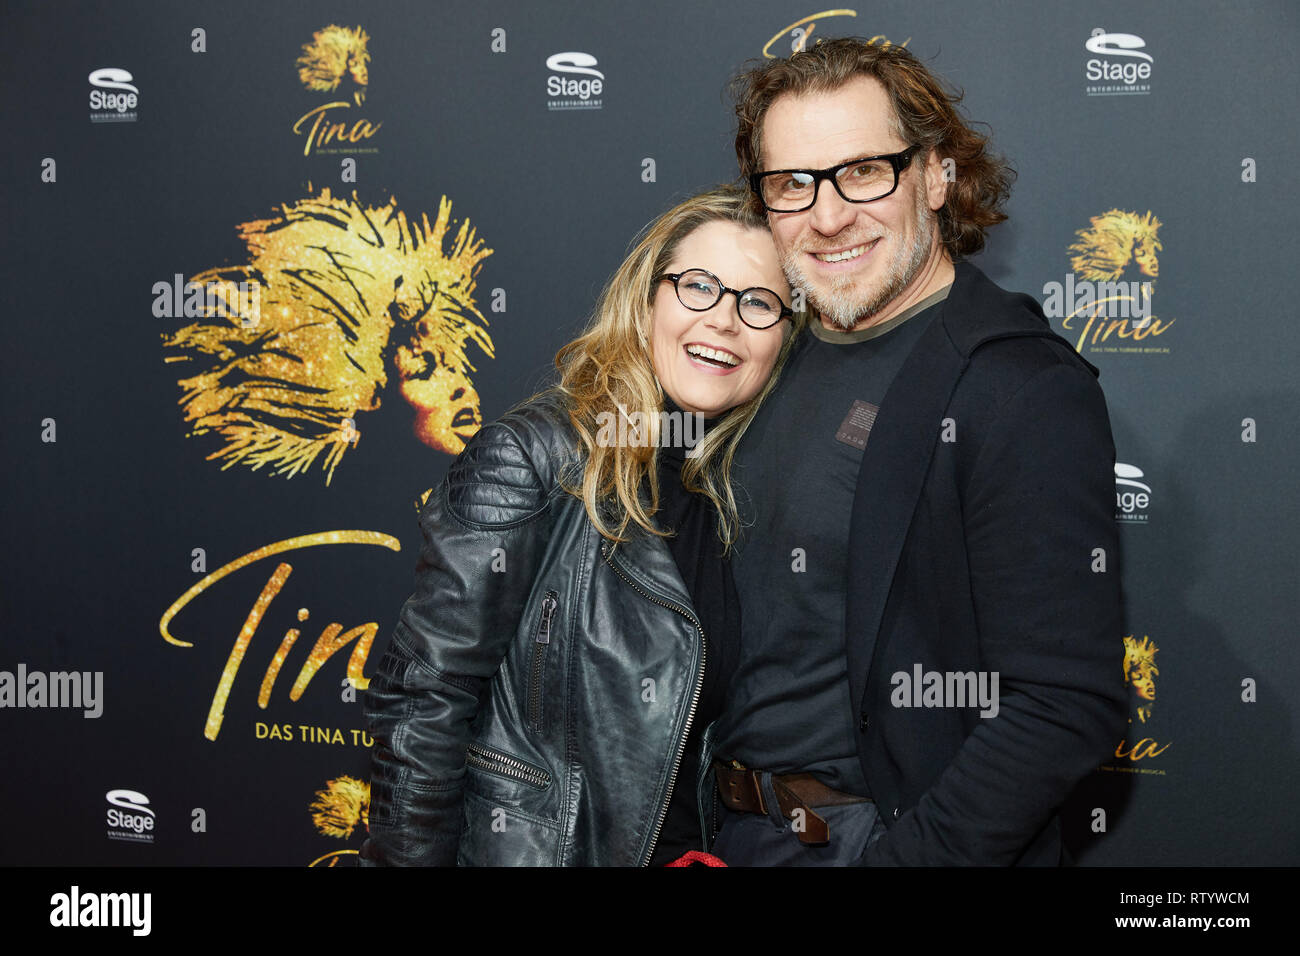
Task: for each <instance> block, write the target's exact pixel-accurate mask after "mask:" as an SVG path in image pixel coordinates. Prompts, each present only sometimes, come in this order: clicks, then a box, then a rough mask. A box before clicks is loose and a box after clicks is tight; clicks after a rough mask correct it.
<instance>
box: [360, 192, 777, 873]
mask: <svg viewBox="0 0 1300 956" xmlns="http://www.w3.org/2000/svg"><path fill="white" fill-rule="evenodd" d="M750 203H751V198H750V196H749V194H748V193H746V192H745V191H743V190H741V189H739V188H735V187H725V188H721V189H717V190H714V191H712V192H708V193H704V194H702V195H699V196H695V197H693V198H692V199H689V200H687V201H685V202H683V203H681V204H680V205H678V206H676V207H674V208H673V209H671V210H669V211H668V212H666V213H664V214H663V215H662V216H660V217H659V218H658V219H657V220H655V221H654V222H653V223H651V224H650V225H649V226H648V227H647V228H646V230H645V231H644V233H643V235H642V237H641V239H640V241H639V242H638V243H637V245H636V247H635V248H634V249H633V251H632V253H631V254H630V255H629V256H628V258H627V259H626V260H625V261H624V262H623V264H622V265H621V266H620V267H619V269H618V271H617V272H616V273H615V274H614V276H613V278H612V279H610V281H609V283H608V285H607V286H606V288H605V290H604V292H603V294H602V296H601V298H600V301H599V304H598V306H597V308H596V311H595V315H594V317H593V319H592V321H591V323H590V326H589V327H588V329H587V330H586V331H585V332H584V333H583V334H582V335H581V336H580V337H578V338H577V339H576V340H574V341H573V342H570V343H569V344H568V345H566V346H565V347H564V348H562V349H561V350H560V352H559V354H558V355H557V357H556V365H557V367H558V369H559V372H560V377H559V384H558V385H557V386H555V387H554V388H552V389H549V390H547V391H545V392H542V393H541V394H539V395H536V396H534V397H533V398H531V399H529V400H528V401H527V402H525V403H523V404H521V405H519V406H517V407H516V408H514V409H512V410H511V411H510V412H508V413H507V414H506V415H505V416H503V417H502V418H501V419H500V420H499V421H497V422H494V423H492V424H490V425H487V426H485V427H484V428H483V429H481V430H480V431H479V433H478V434H477V435H476V436H475V437H474V438H473V439H472V440H471V441H470V443H469V444H468V446H467V447H466V448H465V450H464V451H463V452H462V453H461V455H460V456H459V457H458V458H457V459H456V461H455V462H454V463H453V464H452V465H451V467H450V469H449V470H448V473H447V477H446V479H445V480H444V481H443V482H442V484H441V485H440V486H439V487H438V488H437V489H436V490H435V491H434V493H433V494H431V495H430V497H429V500H428V502H427V503H426V505H425V507H424V510H423V511H422V513H421V516H420V522H421V528H422V531H423V534H424V545H423V548H422V553H421V557H420V563H419V567H418V569H417V585H416V591H415V593H414V594H413V595H412V596H411V598H410V599H409V600H408V601H407V603H406V604H405V606H404V607H403V609H402V612H401V615H400V618H399V621H398V624H397V626H396V628H395V630H394V633H393V635H392V640H391V643H390V646H389V648H388V650H387V652H386V653H385V655H384V657H383V659H382V660H381V662H380V664H379V667H378V670H377V672H376V673H375V675H374V676H373V677H372V678H371V682H370V689H369V692H368V694H367V697H366V715H367V719H368V722H369V727H370V732H371V734H372V735H373V736H374V738H375V741H376V743H375V749H374V753H373V767H372V780H371V804H370V812H369V830H370V835H369V839H368V840H367V841H366V844H365V846H364V847H363V849H362V851H361V855H362V861H363V864H365V863H369V864H381V863H382V864H406V865H410V864H442V865H451V864H456V863H460V864H464V865H651V864H661V863H667V862H669V861H672V860H674V859H676V858H677V857H679V856H680V855H682V854H683V853H684V852H686V851H688V850H701V849H706V847H705V846H704V839H705V838H704V836H703V833H704V832H705V831H706V828H707V821H706V819H705V814H706V813H708V812H711V811H710V809H709V808H710V807H711V805H712V799H711V796H712V786H713V778H712V775H711V774H707V773H705V772H704V771H706V770H707V769H708V768H709V757H708V752H709V751H708V735H707V732H706V731H707V728H708V725H709V724H710V723H711V722H712V720H713V718H714V717H715V716H716V715H717V714H718V713H719V712H720V711H721V707H722V702H723V696H724V692H725V686H726V680H727V675H728V672H729V670H730V668H731V667H732V665H733V664H734V660H735V656H736V644H737V641H738V635H739V607H738V604H737V600H736V596H735V589H734V585H733V584H732V582H731V577H730V572H729V569H728V566H727V563H726V552H727V550H728V549H729V547H730V544H731V543H732V542H733V541H734V539H735V537H736V534H737V530H738V529H737V522H738V519H737V508H736V500H735V496H734V494H733V491H732V488H731V485H730V483H729V480H728V478H729V470H730V466H731V461H732V457H733V455H734V453H735V448H736V444H737V442H738V441H739V439H740V437H741V435H742V433H743V432H744V430H745V428H746V426H747V425H748V424H749V422H750V420H751V419H752V418H753V416H754V413H755V412H756V410H757V408H758V405H759V404H760V403H761V402H762V400H763V398H764V397H765V396H766V395H767V393H768V392H769V391H770V390H771V388H772V386H773V384H774V382H775V370H777V369H779V367H780V364H781V362H782V361H783V360H784V357H785V355H786V353H787V352H788V350H789V347H790V344H791V342H792V340H793V338H794V336H795V333H796V332H797V327H796V319H797V318H798V319H800V320H801V319H802V316H798V317H796V316H795V314H794V313H792V311H791V310H790V308H789V307H788V305H787V303H788V301H789V298H790V290H789V286H788V285H787V284H786V281H785V279H784V277H783V276H782V273H781V269H780V266H779V264H778V260H777V255H776V250H775V247H774V246H773V243H772V239H771V237H770V236H769V234H768V231H767V227H766V223H765V221H764V220H763V219H762V218H761V214H759V213H757V212H755V211H754V209H753V207H752V206H751V205H750Z"/></svg>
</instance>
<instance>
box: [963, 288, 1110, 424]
mask: <svg viewBox="0 0 1300 956" xmlns="http://www.w3.org/2000/svg"><path fill="white" fill-rule="evenodd" d="M948 301H949V303H950V307H949V308H947V309H946V310H945V315H944V322H945V326H946V331H947V333H948V336H949V338H950V340H951V341H952V343H953V347H954V348H955V349H956V350H957V351H958V352H959V353H960V354H961V355H962V356H963V357H964V358H965V359H966V362H967V366H966V370H965V373H964V374H963V375H962V379H961V383H960V386H959V392H964V393H966V394H968V395H969V394H970V393H971V392H978V393H987V394H989V395H990V397H992V398H993V399H994V402H995V404H996V403H997V401H996V400H997V398H998V397H999V396H1000V397H1002V398H1006V397H1009V396H1010V395H1012V394H1014V393H1015V392H1017V391H1018V390H1019V389H1020V388H1021V387H1022V386H1023V385H1024V384H1025V383H1026V382H1028V381H1029V380H1031V379H1033V378H1035V377H1036V376H1038V375H1040V374H1042V373H1043V372H1046V371H1048V370H1049V369H1053V368H1058V367H1064V368H1070V369H1073V370H1074V371H1075V372H1077V373H1078V374H1080V375H1084V376H1087V377H1089V378H1091V379H1093V380H1095V379H1096V376H1097V369H1096V368H1095V367H1094V366H1093V365H1092V364H1090V363H1089V362H1087V361H1086V360H1085V359H1083V358H1082V356H1080V355H1079V354H1078V352H1076V351H1075V350H1074V348H1073V347H1072V346H1071V345H1070V344H1069V343H1068V342H1067V341H1066V340H1065V339H1063V338H1061V337H1060V336H1059V335H1057V334H1056V333H1055V332H1054V331H1053V330H1052V328H1051V325H1050V324H1049V323H1048V321H1047V317H1046V316H1045V315H1044V314H1043V310H1042V308H1041V307H1040V306H1039V304H1038V303H1037V302H1036V301H1035V300H1034V299H1033V298H1031V297H1030V296H1028V295H1025V294H1023V293H1017V292H1009V291H1007V290H1006V289H1003V288H1002V287H1001V286H999V285H997V284H996V283H994V282H993V281H992V280H991V279H989V278H988V277H987V276H986V275H984V273H983V272H981V271H980V270H979V269H977V268H976V267H974V266H972V265H970V264H969V263H958V265H957V277H956V279H955V280H954V282H953V289H952V291H951V292H950V293H949V297H948ZM1067 374H1068V373H1067Z"/></svg>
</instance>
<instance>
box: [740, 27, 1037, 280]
mask: <svg viewBox="0 0 1300 956" xmlns="http://www.w3.org/2000/svg"><path fill="white" fill-rule="evenodd" d="M859 76H868V77H871V78H873V79H875V80H877V81H878V82H879V83H880V84H881V86H883V87H884V88H885V92H886V94H888V96H889V100H890V102H891V103H892V104H893V106H894V117H893V124H894V129H895V131H896V132H897V133H898V135H899V136H900V137H901V138H902V139H903V141H904V142H906V143H907V144H908V145H913V144H916V145H920V146H922V147H924V149H925V150H926V151H929V150H933V151H934V152H935V153H936V154H937V155H938V156H939V157H940V158H941V159H952V160H953V163H954V165H955V178H954V179H953V181H952V182H951V183H949V188H948V190H947V198H946V199H945V200H944V204H943V208H942V209H940V210H939V214H938V215H939V228H940V238H941V239H942V241H943V244H944V247H945V248H946V249H947V250H948V254H949V255H951V256H952V258H953V259H960V258H961V257H963V256H969V255H971V254H973V253H976V252H978V251H979V250H980V249H982V248H984V234H985V231H986V230H987V229H988V227H989V226H994V225H997V224H998V223H999V222H1002V221H1003V220H1004V219H1006V218H1007V217H1006V215H1005V214H1003V213H1002V212H1001V209H1000V207H1001V206H1002V204H1003V203H1004V202H1006V199H1007V196H1008V195H1010V192H1011V183H1012V181H1013V180H1014V179H1015V176H1016V174H1015V171H1014V170H1013V169H1012V168H1011V167H1010V166H1008V165H1007V164H1006V162H1005V161H1004V160H1003V159H1002V157H1000V156H997V155H995V154H994V153H992V152H991V151H990V150H989V148H988V140H989V138H988V137H987V136H984V135H981V134H979V133H977V132H976V131H975V130H973V129H972V128H971V127H970V125H968V124H967V123H966V121H964V120H963V119H962V117H961V115H960V114H959V113H958V111H957V108H956V107H957V104H958V103H959V102H960V101H961V99H962V93H961V92H960V91H956V90H953V89H951V88H950V87H949V86H948V85H947V84H946V83H945V82H944V81H943V80H941V79H940V78H939V77H937V76H935V75H934V74H933V73H931V72H930V71H929V70H928V69H926V67H925V66H924V64H922V63H921V61H920V60H918V59H917V58H916V56H915V55H913V54H912V53H911V52H910V51H908V50H906V49H904V48H903V47H900V46H877V45H875V44H873V43H872V42H871V41H869V40H864V39H861V38H859V37H843V38H837V39H833V40H823V41H822V42H821V43H818V44H817V45H816V46H814V47H812V48H811V49H808V50H802V51H800V52H798V53H795V54H794V55H792V56H791V57H789V58H788V59H773V60H767V61H764V62H762V63H761V64H760V65H758V66H756V67H755V68H753V69H751V70H749V71H747V72H745V73H742V74H740V75H739V76H737V77H736V78H735V79H734V80H733V81H732V85H731V89H732V95H733V98H734V99H735V103H736V120H737V128H736V158H737V160H739V162H740V172H741V176H742V177H743V178H744V179H745V180H748V179H749V177H750V176H752V175H753V174H754V173H756V172H758V171H759V170H760V168H761V166H760V157H761V156H762V151H763V144H762V136H763V119H764V117H765V116H766V115H767V111H768V109H769V108H770V107H771V105H772V103H773V102H774V101H775V100H776V99H777V97H780V96H785V95H787V94H788V95H791V96H802V95H805V94H808V93H829V92H832V91H834V90H838V89H839V88H840V87H842V86H844V85H845V84H846V83H848V82H850V81H851V80H853V79H855V78H856V77H859ZM981 125H983V124H981ZM918 155H924V154H920V153H919V154H918ZM752 201H753V203H754V205H755V206H756V207H757V208H758V209H762V203H761V202H760V201H759V199H758V197H757V195H755V196H753V197H752Z"/></svg>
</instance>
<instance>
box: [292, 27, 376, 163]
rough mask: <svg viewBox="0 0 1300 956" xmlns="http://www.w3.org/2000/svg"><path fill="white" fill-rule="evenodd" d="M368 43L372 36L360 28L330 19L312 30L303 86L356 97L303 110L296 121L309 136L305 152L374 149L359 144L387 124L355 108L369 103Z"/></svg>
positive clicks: (302, 62)
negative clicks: (344, 92)
mask: <svg viewBox="0 0 1300 956" xmlns="http://www.w3.org/2000/svg"><path fill="white" fill-rule="evenodd" d="M369 42H370V37H369V36H367V35H366V31H365V30H363V29H361V27H340V26H336V25H334V24H330V25H329V26H327V27H326V28H325V29H323V30H317V31H316V32H315V33H313V34H312V38H311V42H310V43H304V44H303V47H302V55H301V56H300V57H298V64H297V65H298V79H299V80H301V81H302V85H303V86H304V87H306V88H307V89H309V90H311V91H312V92H313V93H333V94H337V93H338V92H339V90H340V89H343V90H350V91H351V93H352V102H348V101H347V100H332V101H331V102H329V103H325V104H323V105H321V106H318V107H316V108H315V109H312V110H309V111H308V112H306V113H304V114H303V115H302V116H301V117H299V119H298V122H296V123H294V124H293V131H294V132H295V133H297V134H299V135H303V134H304V133H305V134H306V136H307V142H306V143H305V144H304V145H303V150H302V154H303V155H304V156H310V155H311V153H312V150H313V148H314V149H315V150H316V151H317V152H339V151H340V150H346V151H348V152H374V150H358V149H357V148H356V147H357V145H358V144H360V143H363V142H365V141H366V140H369V139H371V138H372V137H373V136H374V135H375V134H376V133H377V132H379V127H380V126H382V125H383V123H371V122H370V121H369V120H367V119H364V118H362V117H357V116H354V115H353V114H351V112H350V111H351V110H352V109H353V108H354V107H360V106H361V104H362V103H364V102H365V99H366V88H367V87H368V86H369V85H370V52H369V51H368V50H367V49H366V45H367V44H368V43H369ZM325 147H330V148H329V149H325Z"/></svg>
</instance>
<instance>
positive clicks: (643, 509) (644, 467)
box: [555, 185, 807, 551]
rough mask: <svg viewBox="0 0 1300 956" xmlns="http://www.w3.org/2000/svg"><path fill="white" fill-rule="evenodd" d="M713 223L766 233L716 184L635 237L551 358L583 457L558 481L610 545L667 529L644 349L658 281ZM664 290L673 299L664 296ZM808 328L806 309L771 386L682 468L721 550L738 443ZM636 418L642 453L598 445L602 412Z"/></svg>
mask: <svg viewBox="0 0 1300 956" xmlns="http://www.w3.org/2000/svg"><path fill="white" fill-rule="evenodd" d="M709 222H729V223H734V224H736V225H739V226H743V227H745V228H748V229H762V230H764V231H766V230H767V222H766V220H765V219H764V218H762V216H760V215H759V214H757V213H756V212H755V211H754V208H753V206H752V204H751V202H750V197H749V193H748V191H747V190H745V189H743V188H741V187H739V186H734V185H728V186H720V187H718V188H716V189H713V190H710V191H709V192H705V193H701V194H700V195H697V196H693V197H691V198H690V199H687V200H686V201H685V202H682V203H679V204H678V205H676V206H674V207H673V208H672V209H670V210H668V211H667V212H666V213H664V214H663V215H661V216H660V217H659V218H658V219H655V220H654V221H653V222H651V223H650V224H649V225H648V226H646V227H645V229H643V230H642V231H641V233H640V234H639V235H638V237H637V238H636V239H635V240H633V241H634V242H635V244H636V245H635V248H633V250H632V252H631V253H630V254H629V255H628V257H627V259H625V260H624V262H623V264H622V265H621V266H619V268H618V271H617V272H615V273H614V275H613V276H612V277H611V278H610V280H609V282H608V283H607V284H606V285H605V288H604V291H603V292H602V293H601V296H600V300H599V302H598V303H597V305H596V310H595V312H594V313H593V316H592V318H591V321H590V322H589V324H588V326H587V329H586V331H585V332H583V334H582V335H580V336H579V337H578V338H576V339H574V340H573V341H572V342H570V343H569V344H568V345H566V346H564V347H563V348H562V349H560V351H559V352H558V353H557V354H556V356H555V365H556V368H558V369H559V371H560V383H559V385H558V386H556V389H557V390H558V391H559V392H560V393H562V394H563V396H564V397H565V399H566V404H567V405H568V412H569V420H570V422H571V423H572V424H573V427H574V429H575V430H576V432H577V434H578V439H579V441H580V442H581V445H582V450H583V451H584V452H585V453H586V460H585V464H584V465H583V466H582V471H581V474H580V475H577V474H576V473H574V474H570V475H568V476H567V477H566V478H565V479H563V483H564V488H565V490H566V491H568V492H569V493H570V494H572V495H574V496H575V497H578V498H580V499H582V501H583V504H584V505H585V506H586V510H587V515H588V516H589V517H590V519H591V521H592V524H594V525H595V526H596V529H597V530H598V531H599V532H600V533H601V535H603V536H604V537H606V538H608V539H609V540H611V541H614V542H619V541H623V540H625V539H626V537H627V533H628V529H629V527H630V526H631V525H636V526H638V527H640V528H642V529H644V530H645V531H647V532H649V533H650V534H654V535H658V536H660V537H667V536H669V535H670V534H671V533H672V532H670V531H661V530H659V529H658V528H657V527H655V525H654V522H653V521H652V520H651V516H652V515H653V514H654V513H655V512H656V511H658V510H659V476H658V467H657V463H658V452H659V440H660V436H659V431H660V424H661V420H660V417H659V414H660V411H661V410H662V409H663V408H664V391H663V387H662V386H661V385H660V384H659V379H658V377H657V376H656V375H655V369H654V363H653V359H652V357H651V344H650V338H651V326H652V309H653V307H654V301H655V295H656V294H658V293H660V292H661V291H662V290H663V287H664V283H661V282H655V281H654V277H655V276H657V275H660V274H661V273H663V272H664V271H666V270H667V268H668V265H669V263H670V262H671V261H672V259H673V256H674V255H675V254H676V252H677V248H678V246H679V245H681V243H682V241H683V240H684V239H685V238H686V237H687V236H689V235H690V234H691V233H692V232H694V231H695V230H696V229H698V228H699V227H700V226H702V225H704V224H705V223H709ZM662 294H664V295H672V294H673V293H672V291H671V290H667V291H663V292H662ZM806 322H807V316H806V314H805V313H803V312H796V313H795V314H794V316H793V318H792V320H791V322H790V329H789V331H787V332H785V333H784V334H785V338H784V341H783V343H782V346H781V351H780V352H779V354H778V355H777V359H776V364H775V366H774V367H773V370H772V375H771V377H770V378H769V379H768V381H767V383H766V384H765V385H764V386H763V388H762V389H761V390H760V391H759V393H758V394H757V395H756V396H754V398H752V399H750V400H749V401H747V402H744V403H742V404H740V405H737V406H736V407H734V408H731V409H729V410H727V411H726V412H724V413H723V414H722V415H721V416H719V418H718V420H717V421H716V422H715V423H714V426H713V427H712V428H710V429H709V431H708V433H707V434H706V435H705V437H704V439H703V440H702V441H701V442H700V443H699V445H697V446H696V449H695V454H693V455H692V457H689V458H687V459H686V460H685V462H684V464H683V467H682V481H683V484H684V485H685V487H686V489H687V490H688V491H693V492H698V493H701V494H703V495H705V496H706V497H707V498H708V499H709V500H710V501H711V502H712V503H713V506H714V507H715V508H717V510H718V518H719V521H718V537H719V538H720V539H721V540H722V542H723V544H724V546H725V550H727V551H729V550H730V549H731V545H732V544H733V542H734V541H735V539H736V535H737V532H738V530H739V523H740V519H739V514H738V511H737V508H736V499H735V495H734V494H733V493H732V489H731V481H730V477H731V464H732V460H733V459H734V457H735V454H736V446H737V445H738V444H739V442H740V439H741V436H742V435H744V433H745V429H746V428H748V427H749V423H750V422H751V421H753V419H754V415H755V414H756V413H757V411H758V408H759V406H760V405H761V404H762V403H763V400H764V399H766V398H767V396H768V395H769V394H770V393H771V391H772V389H773V388H774V387H775V385H776V381H777V377H778V375H779V374H780V371H781V368H782V366H783V365H784V364H785V360H786V357H787V356H788V355H789V353H790V348H791V346H792V345H793V343H794V341H795V339H796V338H797V337H798V334H799V332H800V331H802V329H803V327H804V325H805V324H806ZM634 412H641V413H642V415H643V416H644V418H643V421H645V422H646V424H647V426H648V429H647V430H648V442H647V444H646V445H645V447H638V446H636V445H633V444H630V443H622V442H616V443H612V444H607V443H602V442H598V441H597V433H598V432H599V431H600V425H599V422H600V420H601V418H602V417H604V418H605V420H609V419H608V417H607V416H608V415H613V416H614V419H613V420H615V421H617V420H619V418H620V416H622V415H628V416H630V415H631V414H632V413H634ZM579 479H580V480H579ZM643 485H645V486H646V487H647V488H648V491H649V499H648V500H646V499H645V498H644V497H643V496H642V495H641V488H642V486H643Z"/></svg>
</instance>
